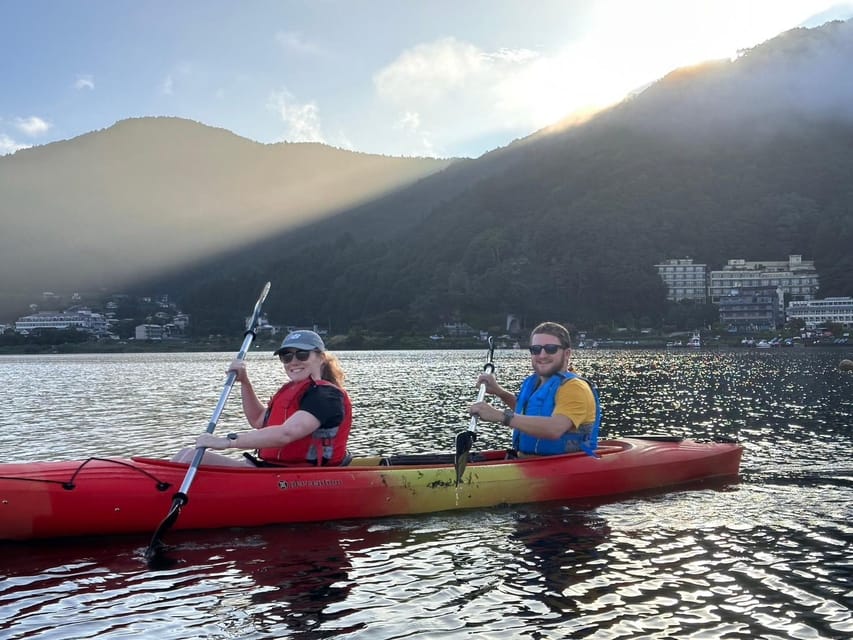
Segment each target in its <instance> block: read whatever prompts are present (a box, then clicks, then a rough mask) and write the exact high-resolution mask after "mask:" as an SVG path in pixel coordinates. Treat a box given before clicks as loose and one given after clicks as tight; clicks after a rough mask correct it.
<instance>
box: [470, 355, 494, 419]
mask: <svg viewBox="0 0 853 640" xmlns="http://www.w3.org/2000/svg"><path fill="white" fill-rule="evenodd" d="M483 371H484V372H486V373H494V372H495V365H493V364H492V363H491V362H487V363H486V364H485V366H484V367H483ZM485 398H486V383H485V382H481V383H480V388H479V390H478V391H477V400H476V401H477V402H482V401H483V400H485ZM478 418H479V416H477V415H473V416H471V422H470V423H469V424H468V431H470V432H471V433H477V419H478Z"/></svg>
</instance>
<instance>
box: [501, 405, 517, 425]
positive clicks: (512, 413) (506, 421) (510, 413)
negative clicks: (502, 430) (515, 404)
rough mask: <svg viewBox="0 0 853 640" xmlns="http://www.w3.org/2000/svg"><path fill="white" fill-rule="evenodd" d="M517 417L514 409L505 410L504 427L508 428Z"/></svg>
mask: <svg viewBox="0 0 853 640" xmlns="http://www.w3.org/2000/svg"><path fill="white" fill-rule="evenodd" d="M514 417H515V411H513V410H512V409H504V419H503V423H504V426H506V427H508V426H509V423H510V422H512V419H513V418H514Z"/></svg>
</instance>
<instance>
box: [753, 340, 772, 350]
mask: <svg viewBox="0 0 853 640" xmlns="http://www.w3.org/2000/svg"><path fill="white" fill-rule="evenodd" d="M755 348H756V349H769V348H770V343H769V342H767V340H759V341H758V342H756V343H755Z"/></svg>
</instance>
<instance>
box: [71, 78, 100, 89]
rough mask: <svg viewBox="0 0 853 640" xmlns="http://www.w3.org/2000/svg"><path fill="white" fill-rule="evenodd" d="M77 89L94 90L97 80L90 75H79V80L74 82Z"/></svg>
mask: <svg viewBox="0 0 853 640" xmlns="http://www.w3.org/2000/svg"><path fill="white" fill-rule="evenodd" d="M74 88H75V89H78V90H79V89H89V90H93V89H94V88H95V79H94V78H93V77H92V76H90V75H79V76H77V79H76V80H75V81H74Z"/></svg>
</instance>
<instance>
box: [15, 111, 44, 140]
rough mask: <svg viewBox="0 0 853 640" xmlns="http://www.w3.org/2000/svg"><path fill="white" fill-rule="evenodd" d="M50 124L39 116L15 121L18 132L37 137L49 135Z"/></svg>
mask: <svg viewBox="0 0 853 640" xmlns="http://www.w3.org/2000/svg"><path fill="white" fill-rule="evenodd" d="M51 126H53V125H51V124H50V123H49V122H46V121H45V120H42V119H41V118H39V117H38V116H30V117H29V118H16V119H15V127H17V129H18V131H21V132H22V133H24V134H26V135H28V136H30V137H33V138H34V137H37V136H41V135H44V134H45V133H47V131H48V129H50V128H51Z"/></svg>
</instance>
